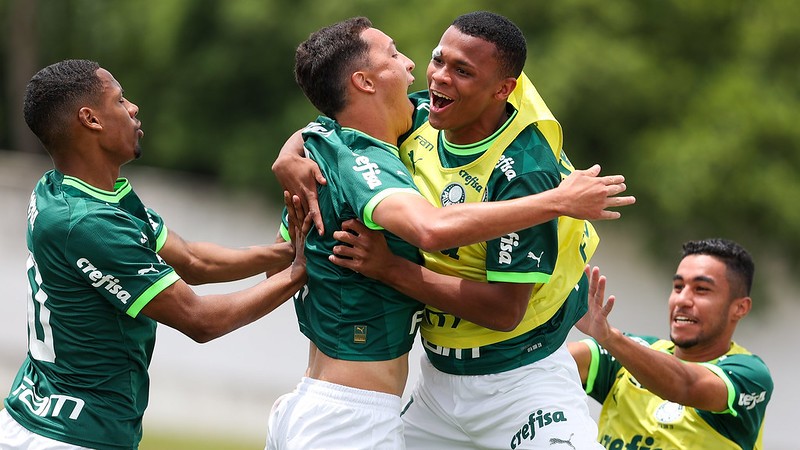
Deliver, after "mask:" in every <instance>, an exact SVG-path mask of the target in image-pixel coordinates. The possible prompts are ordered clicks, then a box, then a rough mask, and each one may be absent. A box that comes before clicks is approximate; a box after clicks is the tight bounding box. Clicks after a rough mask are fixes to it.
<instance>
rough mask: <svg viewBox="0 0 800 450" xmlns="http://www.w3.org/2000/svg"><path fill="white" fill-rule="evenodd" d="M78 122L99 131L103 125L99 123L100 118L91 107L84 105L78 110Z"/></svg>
mask: <svg viewBox="0 0 800 450" xmlns="http://www.w3.org/2000/svg"><path fill="white" fill-rule="evenodd" d="M78 122H80V124H81V125H83V126H85V127H87V128H90V129H92V130H96V131H100V130H102V129H103V125H102V124H101V123H100V119H99V118H98V117H97V115H96V114H95V113H94V110H92V108H89V107H88V106H84V107H83V108H81V109H79V110H78Z"/></svg>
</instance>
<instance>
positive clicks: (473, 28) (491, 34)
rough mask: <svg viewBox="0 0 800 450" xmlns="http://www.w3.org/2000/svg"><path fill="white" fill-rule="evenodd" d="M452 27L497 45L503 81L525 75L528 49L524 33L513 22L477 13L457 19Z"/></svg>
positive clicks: (496, 15)
mask: <svg viewBox="0 0 800 450" xmlns="http://www.w3.org/2000/svg"><path fill="white" fill-rule="evenodd" d="M452 26H453V27H455V28H456V29H457V30H458V31H460V32H462V33H464V34H466V35H468V36H473V37H476V38H479V39H483V40H484V41H487V42H491V43H492V44H494V46H495V48H496V49H497V54H498V61H499V63H500V70H501V71H502V72H501V75H502V76H503V77H514V78H517V77H519V76H520V74H522V69H523V68H524V67H525V59H526V58H527V53H528V50H527V49H528V47H527V43H526V42H525V36H524V35H523V34H522V30H520V29H519V27H517V26H516V25H515V24H514V23H513V22H512V21H510V20H509V19H507V18H506V17H503V16H501V15H499V14H495V13H492V12H488V11H475V12H471V13H467V14H464V15H461V16H458V17H457V18H456V20H454V21H453V24H452Z"/></svg>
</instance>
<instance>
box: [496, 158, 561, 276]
mask: <svg viewBox="0 0 800 450" xmlns="http://www.w3.org/2000/svg"><path fill="white" fill-rule="evenodd" d="M543 151H547V152H550V150H549V148H548V147H545V146H541V145H538V146H537V148H535V149H533V150H532V152H543ZM550 153H551V152H550ZM550 169H552V170H543V169H542V168H537V169H536V170H533V171H527V172H522V173H518V174H514V177H513V178H511V179H510V180H507V181H506V182H503V183H501V184H500V189H499V191H498V192H497V194H496V195H495V196H493V198H492V199H491V200H492V201H500V200H511V199H515V198H519V197H524V196H526V195H531V194H537V193H539V192H544V191H546V190H549V189H553V188H555V187H557V186H558V184H559V182H560V175H559V173H558V170H557V168H556V166H555V159H553V165H552V167H551V168H550ZM501 176H502V175H501ZM557 256H558V221H557V220H555V219H554V220H551V221H548V222H545V223H542V224H539V225H536V226H534V227H530V228H526V229H524V230H520V231H517V232H516V233H511V234H509V235H506V236H503V237H501V238H499V239H493V240H491V241H488V242H487V246H486V278H487V280H489V281H501V282H512V283H546V282H547V281H548V280H549V279H550V275H552V274H553V269H554V268H555V264H556V258H557Z"/></svg>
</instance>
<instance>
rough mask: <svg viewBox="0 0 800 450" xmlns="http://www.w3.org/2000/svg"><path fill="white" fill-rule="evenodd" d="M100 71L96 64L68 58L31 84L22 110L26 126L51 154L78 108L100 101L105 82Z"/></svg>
mask: <svg viewBox="0 0 800 450" xmlns="http://www.w3.org/2000/svg"><path fill="white" fill-rule="evenodd" d="M98 69H100V65H99V64H98V63H96V62H94V61H89V60H85V59H68V60H65V61H61V62H57V63H55V64H51V65H49V66H47V67H45V68H44V69H42V70H40V71H39V72H37V73H36V75H34V76H33V78H31V80H30V81H29V82H28V86H27V88H26V89H25V100H24V103H23V108H22V109H23V115H24V116H25V123H27V124H28V128H30V129H31V131H33V134H35V135H36V136H37V137H38V138H39V140H40V141H41V142H42V144H43V145H44V147H45V148H46V149H48V151H49V150H50V147H51V146H52V145H53V143H54V142H55V141H56V139H58V137H59V135H61V134H62V133H64V132H65V131H66V129H67V124H68V120H69V117H70V114H72V113H73V112H74V109H75V108H77V107H78V106H79V104H80V103H82V102H87V101H88V102H91V103H94V101H96V100H97V99H99V98H100V94H101V93H102V92H103V83H102V81H101V80H100V78H99V77H98V76H97V70H98Z"/></svg>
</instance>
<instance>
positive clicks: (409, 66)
mask: <svg viewBox="0 0 800 450" xmlns="http://www.w3.org/2000/svg"><path fill="white" fill-rule="evenodd" d="M403 57H404V58H405V59H406V69H408V71H409V72H411V71H412V70H414V67H417V66H416V64H414V61H412V60H411V58H409V57H408V56H406V55H403Z"/></svg>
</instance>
